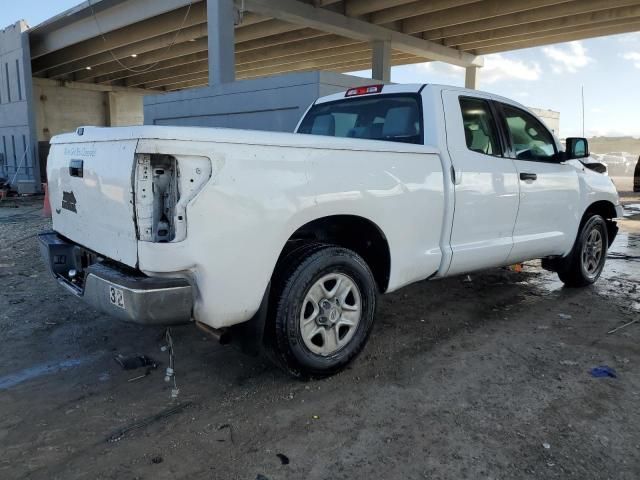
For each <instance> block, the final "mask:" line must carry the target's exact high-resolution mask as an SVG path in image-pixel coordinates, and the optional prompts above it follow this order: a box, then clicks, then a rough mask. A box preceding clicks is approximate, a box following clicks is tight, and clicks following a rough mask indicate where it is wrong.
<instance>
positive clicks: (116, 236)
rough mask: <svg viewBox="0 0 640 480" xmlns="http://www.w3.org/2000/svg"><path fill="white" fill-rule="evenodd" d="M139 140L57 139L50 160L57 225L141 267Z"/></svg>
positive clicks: (69, 234)
mask: <svg viewBox="0 0 640 480" xmlns="http://www.w3.org/2000/svg"><path fill="white" fill-rule="evenodd" d="M137 143H138V140H129V139H127V140H117V141H108V142H86V143H76V142H74V143H54V144H53V145H52V146H51V151H50V153H49V158H48V161H47V175H48V179H49V200H50V203H51V210H52V215H53V228H54V230H56V231H57V232H58V233H60V234H61V235H63V236H65V237H67V238H69V239H70V240H73V241H74V242H76V243H78V244H80V245H82V246H84V247H85V248H87V249H89V250H93V251H95V252H96V253H99V254H101V255H104V256H105V257H108V258H111V259H113V260H116V261H119V262H122V263H124V264H126V265H129V266H131V267H135V266H136V263H137V260H138V248H137V236H136V225H135V219H134V203H133V202H134V199H133V182H132V177H133V171H134V160H135V150H136V145H137Z"/></svg>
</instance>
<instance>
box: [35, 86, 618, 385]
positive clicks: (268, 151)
mask: <svg viewBox="0 0 640 480" xmlns="http://www.w3.org/2000/svg"><path fill="white" fill-rule="evenodd" d="M588 155H589V152H588V146H587V142H586V140H585V139H580V138H569V139H567V141H566V149H565V150H562V148H561V144H560V143H559V141H558V140H557V139H556V138H555V137H554V135H553V134H552V133H551V132H550V131H549V130H548V129H547V128H546V127H545V126H544V124H543V123H542V122H540V120H538V119H537V118H536V117H535V116H534V115H533V114H532V113H530V112H529V111H528V110H527V109H526V108H525V107H523V106H522V105H520V104H518V103H516V102H513V101H511V100H508V99H506V98H502V97H499V96H496V95H492V94H488V93H483V92H479V91H473V90H464V89H460V88H454V87H448V86H439V85H384V86H383V85H373V86H369V87H358V88H353V89H351V90H348V91H347V92H346V93H344V92H343V93H340V94H335V95H331V96H328V97H325V98H321V99H319V100H317V101H316V102H315V103H314V104H313V105H312V106H311V107H310V108H309V110H308V111H307V112H306V114H305V115H304V117H303V118H302V120H301V121H300V124H299V125H298V127H297V129H296V133H272V132H260V131H247V130H231V129H209V128H184V127H183V128H179V127H156V126H143V127H130V128H93V127H85V128H79V129H78V130H77V131H76V132H75V133H70V134H65V135H59V136H56V137H55V138H54V139H53V140H52V148H51V153H50V155H49V160H48V168H47V173H48V177H49V192H50V202H51V206H52V210H53V229H54V231H51V232H47V233H44V234H42V235H40V242H41V249H42V253H43V255H44V257H45V259H46V262H47V264H48V265H49V266H50V268H51V271H52V273H53V274H54V276H55V278H56V279H57V280H58V281H59V282H60V283H61V284H62V285H63V286H65V287H66V288H67V289H68V290H69V291H70V292H72V293H73V294H75V295H77V296H79V297H81V298H83V299H84V300H85V301H87V302H88V303H90V304H92V305H94V306H95V307H98V308H100V309H102V310H104V311H105V312H107V313H109V314H112V315H113V316H115V317H119V318H121V319H126V320H129V321H134V322H139V323H145V324H156V325H159V324H175V323H184V322H195V323H197V324H199V325H200V326H205V328H208V329H210V330H211V331H212V332H214V333H218V334H219V333H222V332H225V331H235V332H236V333H235V335H237V336H238V337H240V340H243V337H245V336H246V337H251V338H252V340H253V341H255V342H257V343H258V344H259V345H261V346H263V347H265V351H268V352H271V353H273V355H271V356H272V357H273V358H275V359H276V360H277V362H278V363H279V364H280V365H281V366H283V367H284V368H286V369H287V370H288V371H289V372H291V373H292V374H294V375H299V376H322V375H329V374H332V373H334V372H336V371H338V370H339V369H341V368H342V367H344V366H345V365H346V364H347V363H349V362H350V361H351V360H352V359H353V358H354V357H355V356H356V355H357V354H358V352H360V350H361V349H362V348H363V347H364V345H365V343H366V341H367V337H368V336H369V333H370V332H371V329H372V326H373V320H374V314H375V310H376V301H377V297H378V294H379V293H386V292H392V291H394V290H397V289H399V288H400V287H403V286H405V285H407V284H410V283H412V282H417V281H420V280H424V279H435V278H442V277H447V276H451V275H458V274H462V273H467V272H471V271H475V270H480V269H486V268H489V267H499V266H503V265H510V264H514V263H517V262H521V261H524V260H530V259H538V258H541V259H543V266H544V267H545V268H548V269H550V270H554V271H557V272H558V274H559V276H560V278H561V279H562V281H563V282H564V283H565V284H566V285H568V286H585V285H589V284H591V283H593V282H595V281H596V279H597V278H598V277H599V275H600V273H601V271H602V269H603V266H604V263H605V258H606V255H607V248H608V247H609V245H610V244H611V242H612V241H613V239H614V237H615V235H616V232H617V227H616V224H615V222H614V219H615V218H617V217H620V216H622V209H621V206H620V204H619V200H618V195H617V192H616V189H615V187H614V185H613V184H612V182H611V180H610V179H609V177H607V176H605V175H602V174H600V173H597V172H595V171H592V170H591V169H590V168H588V165H585V164H583V163H582V162H581V160H580V159H582V158H586V157H587V156H588ZM232 326H235V327H234V328H231V327H232Z"/></svg>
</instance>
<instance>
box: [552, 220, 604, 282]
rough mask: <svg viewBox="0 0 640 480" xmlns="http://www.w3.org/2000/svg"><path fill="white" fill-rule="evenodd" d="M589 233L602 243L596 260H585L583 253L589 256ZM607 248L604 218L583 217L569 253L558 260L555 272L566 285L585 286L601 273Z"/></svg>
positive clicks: (596, 278)
mask: <svg viewBox="0 0 640 480" xmlns="http://www.w3.org/2000/svg"><path fill="white" fill-rule="evenodd" d="M594 232H595V233H594ZM591 235H594V237H598V238H599V239H600V241H601V244H602V249H601V250H600V254H599V256H598V257H597V261H595V258H594V259H593V261H585V255H586V256H587V257H591V254H589V253H588V251H589V249H590V246H589V245H590V244H589V238H590V236H591ZM608 248H609V237H608V231H607V223H606V222H605V220H604V218H602V217H601V216H600V215H595V214H593V215H590V216H587V217H585V218H584V220H583V221H582V223H581V226H580V231H579V232H578V237H577V238H576V242H575V244H574V245H573V249H572V250H571V253H569V255H567V256H566V257H565V258H563V259H561V260H560V261H559V262H558V265H557V272H558V276H559V277H560V280H562V282H563V283H564V284H565V285H566V286H567V287H586V286H587V285H591V284H593V283H594V282H595V281H596V280H598V278H599V277H600V274H601V273H602V269H603V268H604V264H605V261H606V258H607V250H608ZM585 251H587V253H585Z"/></svg>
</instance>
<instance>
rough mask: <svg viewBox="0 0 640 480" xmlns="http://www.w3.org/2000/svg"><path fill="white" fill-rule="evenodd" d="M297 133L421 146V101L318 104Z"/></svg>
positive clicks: (392, 98) (397, 98) (400, 98)
mask: <svg viewBox="0 0 640 480" xmlns="http://www.w3.org/2000/svg"><path fill="white" fill-rule="evenodd" d="M298 133H308V134H311V135H326V136H329V137H346V138H364V139H369V140H385V141H389V142H402V143H417V144H422V143H423V134H422V111H421V108H420V99H419V96H418V95H409V94H391V95H374V96H368V97H360V98H355V97H354V98H345V99H344V100H338V101H335V102H328V103H321V104H318V105H314V106H313V107H311V109H310V110H309V112H308V113H307V115H306V116H305V117H304V119H303V120H302V123H301V124H300V128H299V129H298Z"/></svg>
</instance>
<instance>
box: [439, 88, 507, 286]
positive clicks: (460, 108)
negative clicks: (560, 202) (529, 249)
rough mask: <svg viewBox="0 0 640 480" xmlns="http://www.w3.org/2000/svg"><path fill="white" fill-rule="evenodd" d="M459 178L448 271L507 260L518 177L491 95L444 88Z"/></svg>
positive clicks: (450, 144)
mask: <svg viewBox="0 0 640 480" xmlns="http://www.w3.org/2000/svg"><path fill="white" fill-rule="evenodd" d="M442 96H443V102H444V113H445V122H446V130H447V145H448V150H449V155H450V157H451V162H452V164H453V169H454V172H453V173H454V177H455V181H454V183H455V185H454V189H455V211H454V218H453V226H452V230H451V242H450V243H451V249H452V254H453V255H452V261H451V264H450V267H449V271H448V273H447V274H448V275H453V274H456V273H463V272H467V271H472V270H477V269H481V268H486V267H491V266H496V265H502V264H504V263H505V262H506V261H507V257H508V256H509V253H510V251H511V248H512V246H513V240H512V233H513V227H514V225H515V221H516V215H517V213H518V194H519V191H518V178H517V171H516V168H515V166H514V162H513V160H512V159H511V158H508V157H506V156H505V155H504V145H503V143H504V142H503V139H502V138H501V136H500V133H499V128H498V124H497V119H496V112H495V111H494V109H493V106H492V104H491V101H490V99H489V98H488V97H484V96H482V94H477V95H475V94H474V96H467V95H463V94H461V93H460V92H459V91H454V90H449V91H447V90H445V91H443V92H442Z"/></svg>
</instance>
